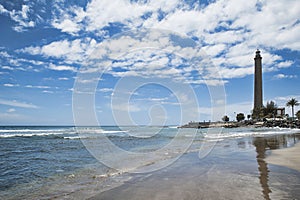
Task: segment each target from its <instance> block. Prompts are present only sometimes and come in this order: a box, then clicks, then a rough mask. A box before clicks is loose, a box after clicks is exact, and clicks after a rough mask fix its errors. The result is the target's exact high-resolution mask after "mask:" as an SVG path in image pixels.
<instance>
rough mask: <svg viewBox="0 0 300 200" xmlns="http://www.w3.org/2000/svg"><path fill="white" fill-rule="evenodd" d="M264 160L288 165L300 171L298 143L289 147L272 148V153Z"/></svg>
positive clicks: (299, 144) (299, 148)
mask: <svg viewBox="0 0 300 200" xmlns="http://www.w3.org/2000/svg"><path fill="white" fill-rule="evenodd" d="M265 161H266V162H268V163H270V164H274V165H280V166H285V167H289V168H291V169H295V170H298V171H299V172H300V143H297V144H296V145H295V146H293V147H290V148H286V149H276V150H272V154H271V155H270V156H268V157H267V158H266V159H265Z"/></svg>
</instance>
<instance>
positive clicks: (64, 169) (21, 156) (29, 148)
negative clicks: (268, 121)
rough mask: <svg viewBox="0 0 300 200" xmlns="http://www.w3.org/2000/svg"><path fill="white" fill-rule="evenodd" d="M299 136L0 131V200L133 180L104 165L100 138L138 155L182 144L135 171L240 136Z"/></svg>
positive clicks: (264, 131) (87, 190)
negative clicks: (93, 149)
mask: <svg viewBox="0 0 300 200" xmlns="http://www.w3.org/2000/svg"><path fill="white" fill-rule="evenodd" d="M296 132H299V130H296V129H281V128H260V129H257V128H234V129H219V128H218V129H217V128H216V129H198V130H197V129H178V128H177V127H176V126H173V127H171V126H170V127H155V126H152V127H147V126H141V127H130V126H128V127H126V126H125V127H117V126H104V127H53V126H51V127H46V126H28V127H25V126H6V127H0V199H20V198H22V199H43V198H44V199H49V198H62V197H63V196H66V195H69V196H72V194H76V195H77V196H76V197H77V198H79V199H80V197H79V196H78V193H76V191H77V192H78V191H82V192H81V193H80V194H82V195H83V196H82V198H85V197H87V196H86V195H92V194H93V193H99V191H100V192H101V191H104V190H107V189H109V188H112V187H115V186H117V185H120V184H122V183H123V182H124V181H126V180H129V179H130V178H131V176H132V175H131V174H130V173H128V172H131V171H130V170H134V169H128V170H127V171H126V168H125V169H124V170H119V169H113V168H111V167H110V166H106V165H105V164H103V163H101V160H99V158H97V157H95V155H94V154H93V152H91V149H90V148H89V147H88V146H87V144H90V142H94V141H97V142H98V143H97V144H101V140H103V139H108V140H109V141H111V142H112V144H114V145H115V146H117V147H118V148H120V149H122V150H124V151H125V152H133V153H147V152H154V151H158V150H160V149H162V148H164V147H165V146H167V145H168V144H170V143H171V142H172V141H173V140H174V138H176V140H178V141H179V142H178V143H176V144H177V146H171V147H170V148H169V149H167V151H166V152H164V156H163V157H162V156H161V155H157V157H153V158H151V159H152V160H151V161H152V162H151V163H150V164H149V163H143V162H141V163H138V165H134V166H135V167H136V168H143V167H145V166H146V167H147V166H148V165H152V164H153V165H155V164H156V165H157V164H159V163H163V162H166V159H172V158H174V157H176V156H180V155H182V154H183V153H186V152H189V151H194V152H195V151H202V152H201V153H202V155H207V154H208V153H209V152H208V150H209V151H212V150H213V146H214V144H216V143H217V142H220V141H222V140H228V139H234V140H232V141H237V140H236V139H237V138H241V139H243V138H249V137H259V136H266V135H282V134H284V135H289V134H293V133H296ZM291 140H292V139H291ZM181 141H182V143H181ZM185 141H192V143H190V145H189V146H188V147H187V148H180V144H183V143H184V142H185ZM239 141H241V140H239ZM246 141H249V140H246ZM293 142H295V141H291V142H290V141H289V140H287V142H285V143H284V144H285V145H286V146H289V145H291V144H292V143H293ZM290 143H291V144H290ZM178 144H179V146H178ZM186 144H189V143H186ZM238 145H241V146H242V147H241V148H244V149H245V150H247V149H249V148H253V145H252V144H251V143H250V144H249V143H248V144H247V143H245V142H241V143H240V144H237V146H236V148H240V147H239V146H238ZM203 147H205V148H203ZM99 148H101V145H100V147H99ZM221 151H222V150H221ZM226 151H228V149H226ZM98 153H99V152H98ZM101 153H107V154H111V155H110V156H111V158H112V160H113V159H118V162H120V163H122V162H124V163H125V160H122V157H118V155H114V154H113V152H112V151H111V150H110V149H101ZM145 155H146V154H145ZM199 155H200V153H199ZM200 157H201V155H200ZM131 158H132V157H129V159H131ZM127 159H128V158H127ZM132 159H133V160H132V161H131V160H126V162H128V163H130V162H133V161H134V158H132ZM143 165H145V166H143Z"/></svg>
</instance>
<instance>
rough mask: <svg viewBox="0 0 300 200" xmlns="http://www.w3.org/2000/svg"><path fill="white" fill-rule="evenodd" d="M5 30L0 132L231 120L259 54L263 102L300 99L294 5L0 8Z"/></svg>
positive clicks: (88, 0)
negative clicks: (24, 128) (4, 129)
mask: <svg viewBox="0 0 300 200" xmlns="http://www.w3.org/2000/svg"><path fill="white" fill-rule="evenodd" d="M0 24H1V29H0V125H74V124H75V125H85V124H86V125H179V124H184V123H187V122H189V121H203V120H206V121H209V120H213V121H217V120H221V118H222V116H224V115H228V116H229V118H230V120H233V119H234V118H235V115H236V114H237V113H240V112H242V113H244V114H245V115H248V114H250V113H251V109H252V108H253V73H254V59H253V58H254V56H255V52H256V50H257V49H259V50H260V51H261V56H262V58H263V59H262V63H263V100H264V104H266V102H268V101H271V100H272V101H274V102H275V103H276V104H277V106H279V107H285V104H286V102H287V101H288V100H289V99H291V98H296V99H297V100H298V101H300V88H299V81H300V65H299V64H300V61H299V58H300V34H299V32H300V2H299V1H298V0H285V1H280V0H268V1H264V0H248V1H241V0H214V1H213V0H212V1H211V0H203V1H199V0H198V1H196V0H172V1H166V0H130V1H129V0H114V1H108V0H49V1H46V0H35V1H29V0H16V1H7V0H0ZM295 110H296V111H297V110H300V107H296V108H295ZM286 112H287V113H288V114H290V113H291V111H290V108H288V107H286Z"/></svg>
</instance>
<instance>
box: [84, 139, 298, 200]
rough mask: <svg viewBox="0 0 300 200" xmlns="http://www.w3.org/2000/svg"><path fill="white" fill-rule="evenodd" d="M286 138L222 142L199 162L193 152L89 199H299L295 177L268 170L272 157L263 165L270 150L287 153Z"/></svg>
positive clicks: (288, 172) (287, 170) (288, 170)
mask: <svg viewBox="0 0 300 200" xmlns="http://www.w3.org/2000/svg"><path fill="white" fill-rule="evenodd" d="M288 137H289V136H285V135H283V136H274V137H270V136H269V137H253V138H252V137H249V138H240V139H229V140H224V141H221V142H219V143H217V145H216V146H215V148H214V150H213V151H212V152H211V153H210V154H209V155H208V156H206V157H205V158H202V159H200V158H199V157H198V152H191V153H187V154H184V155H183V156H182V157H181V158H180V159H179V160H178V161H177V162H175V163H174V164H172V165H171V166H169V167H166V168H164V169H162V170H159V171H156V172H152V173H148V174H135V175H134V176H133V178H132V179H131V180H130V181H128V182H126V183H125V184H123V185H121V186H119V187H116V188H113V189H110V190H108V191H105V192H101V193H99V194H97V195H95V196H94V197H92V198H90V199H91V200H98V199H101V200H103V199H104V200H105V199H107V200H108V199H109V200H111V199H130V200H135V199H136V200H137V199H145V200H150V199H151V200H152V199H159V200H168V199H178V200H179V199H180V200H181V199H187V200H190V199H195V200H196V199H249V200H250V199H251V200H252V199H267V200H269V199H298V198H299V196H300V172H299V171H296V170H293V169H291V168H292V167H291V168H287V167H284V165H282V166H279V165H273V163H274V164H275V162H271V161H270V160H269V159H270V158H271V157H273V156H275V155H274V154H273V156H270V157H269V158H267V159H266V157H267V154H268V151H269V149H276V148H282V147H286V146H287V144H288V143H289V142H287V141H288V140H289V141H290V140H291V138H288ZM291 137H292V136H291ZM297 137H299V136H297ZM295 148H299V144H298V145H296V147H295ZM295 148H291V149H283V150H285V151H284V152H285V153H279V154H282V155H290V154H293V153H295V151H298V150H299V149H297V150H296V149H295ZM287 150H288V151H287ZM275 151H277V150H275ZM278 151H279V152H281V151H282V150H278ZM298 152H299V151H298ZM298 154H299V153H298ZM289 158H290V159H291V160H293V159H292V158H293V157H289ZM266 160H268V162H269V163H268V162H266ZM282 162H284V161H283V160H282ZM271 163H272V164H271ZM295 165H297V163H294V164H293V166H295ZM290 166H292V165H290Z"/></svg>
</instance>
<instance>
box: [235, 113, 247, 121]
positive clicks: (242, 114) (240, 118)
mask: <svg viewBox="0 0 300 200" xmlns="http://www.w3.org/2000/svg"><path fill="white" fill-rule="evenodd" d="M244 119H245V115H244V113H239V114H237V115H236V120H237V121H238V122H240V121H243V120H244Z"/></svg>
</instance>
